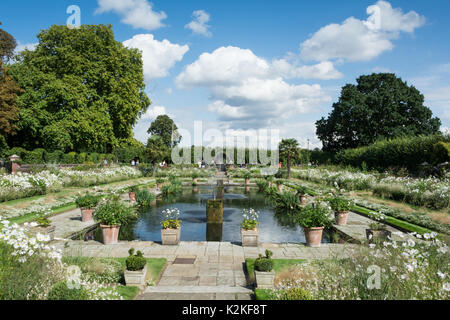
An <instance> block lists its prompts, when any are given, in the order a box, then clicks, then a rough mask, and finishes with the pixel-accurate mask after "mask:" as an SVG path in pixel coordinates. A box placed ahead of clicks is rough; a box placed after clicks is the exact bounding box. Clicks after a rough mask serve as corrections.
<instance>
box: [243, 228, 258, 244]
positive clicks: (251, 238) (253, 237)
mask: <svg viewBox="0 0 450 320" xmlns="http://www.w3.org/2000/svg"><path fill="white" fill-rule="evenodd" d="M258 239H259V234H258V228H255V229H253V230H245V229H242V228H241V240H242V246H243V247H257V246H258V244H259V240H258Z"/></svg>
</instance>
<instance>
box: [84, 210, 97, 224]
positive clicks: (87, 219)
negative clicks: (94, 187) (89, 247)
mask: <svg viewBox="0 0 450 320" xmlns="http://www.w3.org/2000/svg"><path fill="white" fill-rule="evenodd" d="M94 210H95V209H86V208H81V221H83V222H90V221H93V220H94V217H93V213H94Z"/></svg>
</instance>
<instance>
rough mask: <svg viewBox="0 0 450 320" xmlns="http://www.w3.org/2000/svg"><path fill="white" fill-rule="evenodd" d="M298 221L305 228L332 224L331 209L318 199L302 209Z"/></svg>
mask: <svg viewBox="0 0 450 320" xmlns="http://www.w3.org/2000/svg"><path fill="white" fill-rule="evenodd" d="M297 223H298V224H299V225H300V226H301V227H303V228H319V227H329V226H331V224H332V220H331V217H330V211H329V209H328V208H327V207H325V206H322V205H321V203H320V202H319V201H316V202H315V203H313V204H310V205H308V206H306V207H304V208H302V209H301V211H300V213H299V214H298V215H297Z"/></svg>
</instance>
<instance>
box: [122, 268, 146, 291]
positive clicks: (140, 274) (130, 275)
mask: <svg viewBox="0 0 450 320" xmlns="http://www.w3.org/2000/svg"><path fill="white" fill-rule="evenodd" d="M123 275H124V277H125V284H126V285H127V286H135V287H140V286H144V285H145V277H146V276H147V265H145V267H144V269H142V270H138V271H129V270H126V269H125V271H124V272H123Z"/></svg>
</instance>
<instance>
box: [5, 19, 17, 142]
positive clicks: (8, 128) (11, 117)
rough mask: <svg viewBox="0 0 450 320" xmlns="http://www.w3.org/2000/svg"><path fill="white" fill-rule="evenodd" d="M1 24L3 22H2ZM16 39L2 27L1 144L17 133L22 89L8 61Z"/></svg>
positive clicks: (11, 55)
mask: <svg viewBox="0 0 450 320" xmlns="http://www.w3.org/2000/svg"><path fill="white" fill-rule="evenodd" d="M0 25H1V22H0ZM15 48H16V40H15V39H14V37H13V36H11V35H10V34H9V33H8V32H6V31H4V30H2V29H0V144H1V145H2V146H3V147H2V146H0V148H1V149H4V148H5V146H6V137H8V136H13V135H14V134H15V133H16V130H17V125H16V121H17V120H18V118H19V116H18V115H19V107H18V106H17V103H16V99H17V95H18V94H19V93H21V90H20V88H19V86H18V85H17V83H16V82H15V81H14V80H13V79H12V78H11V76H9V74H8V68H7V67H6V62H8V61H9V60H10V59H11V58H12V57H13V55H14V49H15Z"/></svg>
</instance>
